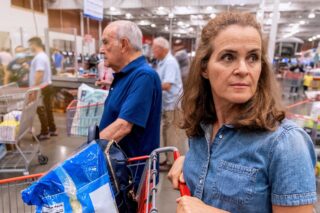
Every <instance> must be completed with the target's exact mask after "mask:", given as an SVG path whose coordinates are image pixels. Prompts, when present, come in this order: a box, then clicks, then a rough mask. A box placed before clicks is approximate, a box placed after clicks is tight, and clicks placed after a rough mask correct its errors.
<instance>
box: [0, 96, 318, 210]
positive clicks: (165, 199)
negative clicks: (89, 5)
mask: <svg viewBox="0 0 320 213" xmlns="http://www.w3.org/2000/svg"><path fill="white" fill-rule="evenodd" d="M290 102H292V100H286V104H289V103H290ZM307 110H308V106H301V107H300V109H299V107H297V108H295V109H294V112H296V113H299V112H300V113H301V114H305V112H306V111H307ZM65 117H66V115H65V114H62V113H55V121H56V124H57V127H58V131H59V136H58V137H52V138H51V139H50V140H46V141H43V142H41V152H42V153H43V154H44V155H46V156H48V158H49V162H48V164H47V165H43V166H41V165H39V163H38V161H37V159H34V160H33V161H32V163H31V166H30V169H29V171H30V174H35V173H40V172H46V171H48V170H49V169H50V168H51V167H52V166H54V165H56V164H57V163H59V162H61V161H63V160H64V159H66V157H67V156H69V155H70V154H72V152H73V151H74V150H75V149H76V148H77V147H79V146H80V145H81V144H82V143H84V142H85V137H78V136H70V137H69V136H67V133H66V127H65V125H66V124H65V123H66V118H65ZM34 126H35V128H36V130H39V121H38V118H36V119H35V122H34ZM37 132H38V131H37ZM23 141H24V142H23V143H24V144H30V143H33V142H32V138H31V135H27V136H26V137H25V138H24V139H23ZM21 175H22V174H21V173H12V174H1V173H0V179H4V178H8V177H14V176H21ZM318 193H319V194H320V190H319V189H318ZM178 196H179V193H178V192H177V191H175V190H173V189H172V188H171V185H170V183H169V181H168V180H167V178H166V173H161V174H160V182H159V185H158V197H157V207H158V209H159V212H166V213H167V212H175V208H176V203H175V200H176V198H177V197H178ZM0 201H1V199H0ZM315 208H316V212H319V213H320V202H318V203H317V204H316V205H315ZM0 211H1V203H0ZM13 212H15V211H13ZM17 212H20V210H19V211H18V210H17ZM21 212H22V211H21Z"/></svg>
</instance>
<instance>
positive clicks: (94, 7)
mask: <svg viewBox="0 0 320 213" xmlns="http://www.w3.org/2000/svg"><path fill="white" fill-rule="evenodd" d="M83 14H84V16H86V17H89V18H92V19H96V20H99V21H101V20H102V19H103V0H84V1H83Z"/></svg>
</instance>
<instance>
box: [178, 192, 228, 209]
mask: <svg viewBox="0 0 320 213" xmlns="http://www.w3.org/2000/svg"><path fill="white" fill-rule="evenodd" d="M177 203H178V206H177V211H176V213H226V211H224V210H221V209H217V208H214V207H212V206H209V205H207V204H205V203H204V202H202V201H201V200H200V199H198V198H195V197H189V196H183V197H180V198H178V199H177Z"/></svg>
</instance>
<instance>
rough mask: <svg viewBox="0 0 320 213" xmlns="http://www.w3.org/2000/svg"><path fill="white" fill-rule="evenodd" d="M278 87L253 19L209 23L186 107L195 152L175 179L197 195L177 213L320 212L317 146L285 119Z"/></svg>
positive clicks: (230, 16)
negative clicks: (316, 208) (316, 206)
mask: <svg viewBox="0 0 320 213" xmlns="http://www.w3.org/2000/svg"><path fill="white" fill-rule="evenodd" d="M275 85H276V80H275V77H274V74H273V71H272V70H271V68H270V65H269V63H268V61H267V56H266V47H265V46H264V45H263V41H262V32H261V27H260V25H259V24H258V22H257V21H256V19H255V17H254V16H253V15H252V14H249V13H236V12H224V13H220V14H219V15H218V16H217V17H216V18H215V19H212V20H211V21H209V22H208V24H207V25H206V26H205V27H204V28H203V30H202V35H201V40H200V43H199V47H198V49H197V52H196V56H195V59H194V60H193V62H192V65H191V69H190V75H189V78H188V82H187V86H186V88H185V93H184V95H183V97H182V103H181V104H182V110H183V114H184V123H183V126H182V128H184V129H185V130H186V131H187V134H188V136H189V145H190V149H189V151H188V153H187V154H186V156H185V157H181V158H179V159H178V160H177V161H176V163H175V164H174V165H173V167H172V169H171V171H170V173H169V177H170V178H171V180H172V182H173V185H174V187H177V185H178V179H179V178H180V180H181V181H183V180H185V181H186V183H187V185H188V187H189V189H190V191H191V195H192V197H188V196H184V197H182V198H179V199H178V200H177V203H178V207H177V212H179V213H180V212H226V211H227V212H238V213H241V212H243V213H247V212H259V213H264V212H274V213H286V212H290V213H298V212H299V213H302V212H303V213H308V212H309V213H311V212H313V206H312V204H313V203H315V202H316V201H317V194H316V180H315V175H314V167H315V163H316V155H315V151H314V147H313V143H312V141H311V139H310V137H309V135H308V134H307V133H306V132H305V131H304V130H303V129H301V128H300V127H298V126H297V125H296V124H294V123H293V122H291V121H289V120H287V119H285V111H284V109H283V108H282V107H281V106H280V105H281V103H280V101H279V100H280V99H279V97H276V94H277V92H276V91H277V87H276V86H275ZM182 171H183V174H182Z"/></svg>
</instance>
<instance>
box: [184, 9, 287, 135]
mask: <svg viewBox="0 0 320 213" xmlns="http://www.w3.org/2000/svg"><path fill="white" fill-rule="evenodd" d="M230 25H240V26H244V27H247V26H250V27H253V28H255V29H256V30H257V31H258V32H259V34H260V36H261V39H262V33H261V27H260V25H259V23H258V22H257V21H256V19H255V17H254V16H253V15H251V14H249V13H238V12H224V13H221V14H219V15H218V16H217V17H216V18H214V19H212V20H210V21H209V22H208V24H207V25H206V26H205V27H204V28H203V30H202V33H201V40H200V43H199V47H198V49H197V51H196V55H195V58H194V60H193V61H192V64H191V67H190V73H189V77H188V80H187V83H186V86H185V88H184V94H183V95H182V97H181V99H182V100H181V108H182V113H183V120H182V123H181V124H180V127H181V128H183V129H185V130H186V132H187V135H188V136H189V137H194V136H201V135H203V131H202V129H201V127H200V124H201V123H204V124H210V123H211V124H213V123H214V122H215V121H216V120H217V117H216V112H215V107H214V100H213V97H212V93H211V86H210V83H209V80H207V79H205V78H203V77H202V72H203V71H205V70H206V69H207V64H208V61H209V58H210V56H211V54H212V52H213V51H214V47H213V46H212V43H213V42H212V41H213V40H214V39H215V38H216V36H217V35H218V33H219V32H221V31H222V30H224V29H225V28H226V27H228V26H230ZM261 48H262V59H261V63H262V64H261V74H260V78H259V81H258V86H257V90H256V93H255V94H254V96H253V97H252V98H251V99H250V100H249V101H247V102H246V103H243V104H238V105H236V106H235V108H234V110H237V112H238V113H237V115H238V116H236V117H235V118H234V120H233V122H232V124H233V125H234V126H235V127H236V128H245V129H249V130H250V129H252V130H268V131H272V130H275V129H276V128H277V126H278V124H279V122H281V121H282V120H283V119H284V118H285V111H284V108H283V107H282V104H281V99H280V98H279V97H278V96H279V95H278V94H279V93H280V90H279V89H278V85H277V83H276V79H275V77H274V74H273V72H272V70H271V68H270V65H269V63H268V60H267V56H266V48H265V44H262V47H261Z"/></svg>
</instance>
